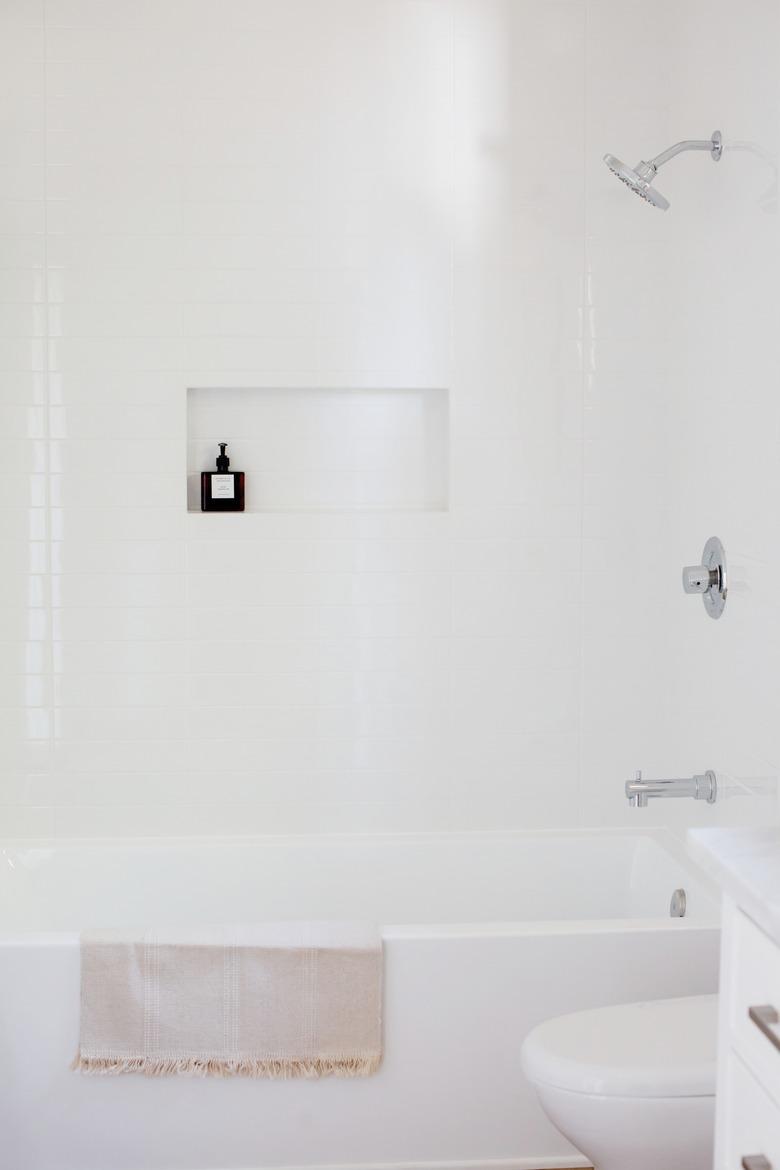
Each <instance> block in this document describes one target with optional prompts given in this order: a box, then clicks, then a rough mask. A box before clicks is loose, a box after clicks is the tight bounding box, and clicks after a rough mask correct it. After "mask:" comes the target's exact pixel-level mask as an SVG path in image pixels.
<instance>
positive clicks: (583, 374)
mask: <svg viewBox="0 0 780 1170" xmlns="http://www.w3.org/2000/svg"><path fill="white" fill-rule="evenodd" d="M589 5H590V0H585V3H584V5H583V9H582V12H583V40H582V284H581V288H580V305H581V310H580V311H581V314H582V319H581V326H580V334H581V343H580V539H579V577H580V580H579V599H580V629H579V702H578V704H577V713H578V719H577V817H576V822H577V824H578V826H580V827H581V826H582V825H583V823H584V820H585V808H584V775H583V771H584V734H585V711H584V708H585V683H586V678H585V486H586V476H585V407H586V400H587V383H588V362H589V355H588V353H587V348H586V347H587V342H588V338H589V336H590V320H591V318H590V313H589V311H588V308H589V304H590V278H589V269H588V260H589V248H588V116H587V111H588V32H589V24H588V9H589ZM586 289H587V290H588V291H587V295H586Z"/></svg>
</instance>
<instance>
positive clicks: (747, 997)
mask: <svg viewBox="0 0 780 1170" xmlns="http://www.w3.org/2000/svg"><path fill="white" fill-rule="evenodd" d="M733 930H734V939H733V940H732V952H731V953H732V955H733V959H732V962H733V964H734V966H733V979H732V981H731V1002H730V1004H729V1027H730V1030H731V1034H732V1043H733V1045H734V1047H735V1048H736V1049H737V1051H738V1052H739V1053H740V1055H741V1056H742V1057H743V1059H744V1060H745V1062H746V1064H747V1065H748V1066H749V1067H750V1068H751V1069H752V1070H753V1072H755V1074H756V1075H757V1077H758V1079H759V1080H760V1081H761V1083H762V1084H763V1085H764V1088H765V1089H766V1090H767V1092H768V1093H769V1094H770V1095H771V1096H772V1097H774V1099H775V1101H776V1102H778V1103H779V1104H780V947H778V946H776V944H775V943H773V942H772V941H771V940H770V939H769V938H767V936H766V935H765V934H764V932H763V931H762V930H760V929H759V928H758V927H757V926H756V925H755V923H754V922H751V920H750V919H749V918H748V917H747V916H746V915H744V914H742V913H741V912H737V913H736V914H735V915H734V921H733ZM778 1170H780V1167H778Z"/></svg>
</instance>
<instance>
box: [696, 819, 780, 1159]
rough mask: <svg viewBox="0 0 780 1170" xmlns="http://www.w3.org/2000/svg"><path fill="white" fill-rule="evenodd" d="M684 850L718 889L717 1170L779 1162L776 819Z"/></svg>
mask: <svg viewBox="0 0 780 1170" xmlns="http://www.w3.org/2000/svg"><path fill="white" fill-rule="evenodd" d="M688 851H689V853H690V854H691V856H692V857H693V859H694V860H695V861H696V862H697V863H698V864H699V865H700V866H701V868H702V869H703V870H704V871H705V872H706V873H707V874H708V875H709V876H710V877H711V878H713V879H714V880H715V881H716V882H717V883H718V885H719V886H720V887H721V889H722V890H723V939H722V945H721V972H720V1015H719V1024H718V1088H717V1093H718V1096H717V1102H716V1107H715V1109H716V1126H715V1170H780V825H765V826H763V827H761V828H739V829H691V830H689V832H688Z"/></svg>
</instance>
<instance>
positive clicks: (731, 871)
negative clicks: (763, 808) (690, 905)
mask: <svg viewBox="0 0 780 1170" xmlns="http://www.w3.org/2000/svg"><path fill="white" fill-rule="evenodd" d="M687 845H688V852H689V853H690V855H691V857H692V858H693V860H694V861H695V862H696V863H697V865H699V866H700V867H701V868H702V869H703V870H704V871H705V873H707V874H708V875H709V877H711V878H712V879H713V881H716V882H717V883H718V885H719V886H720V887H721V889H722V890H723V891H724V893H726V894H728V895H729V896H730V897H731V898H733V899H734V901H735V902H736V903H737V905H738V906H739V907H740V908H741V909H742V910H744V912H745V913H746V914H747V915H748V916H749V917H750V918H752V919H753V921H754V922H755V923H757V925H758V926H760V927H761V929H762V930H763V931H764V932H765V933H766V934H768V935H769V936H770V937H771V938H772V939H773V940H774V942H776V943H778V944H780V825H772V826H769V827H766V828H738V829H689V830H688V836H687Z"/></svg>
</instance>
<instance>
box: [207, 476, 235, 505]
mask: <svg viewBox="0 0 780 1170" xmlns="http://www.w3.org/2000/svg"><path fill="white" fill-rule="evenodd" d="M233 485H234V480H233V476H232V475H212V477H211V498H212V500H234V499H235V498H236V489H235V487H234V486H233Z"/></svg>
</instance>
